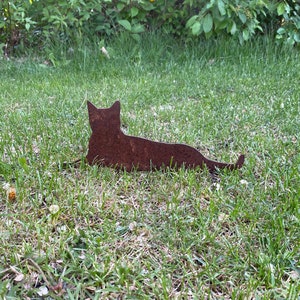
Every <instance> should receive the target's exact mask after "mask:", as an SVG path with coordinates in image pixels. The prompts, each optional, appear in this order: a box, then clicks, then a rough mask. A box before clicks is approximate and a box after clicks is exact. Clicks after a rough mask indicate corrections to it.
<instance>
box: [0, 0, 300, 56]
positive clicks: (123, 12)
mask: <svg viewBox="0 0 300 300" xmlns="http://www.w3.org/2000/svg"><path fill="white" fill-rule="evenodd" d="M299 11H300V5H299V4H298V3H296V0H290V1H279V2H277V3H274V2H273V1H268V0H251V1H246V0H210V1H204V0H199V1H193V0H177V1H164V0H156V1H155V0H150V1H146V0H136V1H129V0H121V1H115V0H91V1H86V0H59V1H56V0H45V1H37V0H27V1H22V0H15V1H9V0H4V1H1V3H0V33H1V36H0V47H1V48H3V47H5V52H6V53H8V52H10V51H17V50H18V49H21V50H23V49H24V48H25V46H38V47H40V48H42V47H45V46H47V45H51V43H53V42H57V41H59V42H65V43H69V44H78V43H80V42H81V41H82V40H83V38H88V39H94V38H97V37H99V36H111V35H113V34H116V33H118V32H120V31H123V30H125V31H128V32H129V33H130V34H131V35H132V37H133V38H135V39H139V35H140V34H141V33H143V32H145V31H147V30H157V29H162V30H163V31H164V32H167V33H171V34H174V35H177V36H181V37H183V38H189V39H195V38H197V37H199V36H205V37H206V38H211V37H213V36H216V35H220V34H221V35H229V36H234V37H237V38H238V39H239V41H240V42H241V43H242V42H244V41H247V40H249V39H250V38H251V37H253V36H254V35H256V34H260V33H264V32H267V31H268V29H269V28H268V27H269V26H270V25H272V26H273V27H274V26H275V32H276V37H277V39H278V41H282V42H286V43H288V44H291V45H294V44H297V43H298V44H299V43H300V33H299V32H300V13H299Z"/></svg>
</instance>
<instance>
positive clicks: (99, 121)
mask: <svg viewBox="0 0 300 300" xmlns="http://www.w3.org/2000/svg"><path fill="white" fill-rule="evenodd" d="M87 107H88V113H89V120H90V126H91V128H92V131H93V132H94V131H104V130H110V131H114V130H116V129H117V130H120V126H121V121H120V102H119V101H116V102H115V103H114V104H113V105H112V106H111V107H110V108H97V107H96V106H95V105H94V104H92V103H91V102H89V101H88V102H87Z"/></svg>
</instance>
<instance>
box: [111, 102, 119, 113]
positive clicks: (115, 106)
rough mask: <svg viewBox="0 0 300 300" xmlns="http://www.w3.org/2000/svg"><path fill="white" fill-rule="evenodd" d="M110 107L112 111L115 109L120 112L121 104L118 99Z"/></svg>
mask: <svg viewBox="0 0 300 300" xmlns="http://www.w3.org/2000/svg"><path fill="white" fill-rule="evenodd" d="M111 108H112V109H113V110H114V111H117V112H118V113H120V110H121V104H120V101H116V102H115V103H114V104H113V105H112V106H111Z"/></svg>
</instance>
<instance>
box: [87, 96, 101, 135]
mask: <svg viewBox="0 0 300 300" xmlns="http://www.w3.org/2000/svg"><path fill="white" fill-rule="evenodd" d="M87 107H88V113H89V121H90V126H91V128H92V130H94V127H95V120H96V119H97V114H98V109H97V107H96V106H95V105H94V104H92V103H91V102H90V101H87Z"/></svg>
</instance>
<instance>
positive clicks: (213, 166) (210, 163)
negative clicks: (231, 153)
mask: <svg viewBox="0 0 300 300" xmlns="http://www.w3.org/2000/svg"><path fill="white" fill-rule="evenodd" d="M244 161H245V155H244V154H241V155H240V156H239V158H238V160H237V162H236V163H235V164H227V163H222V162H217V161H214V160H209V159H206V160H205V164H206V166H207V168H208V169H209V171H210V172H215V171H216V170H217V169H228V170H235V169H240V168H241V167H242V166H243V164H244Z"/></svg>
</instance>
